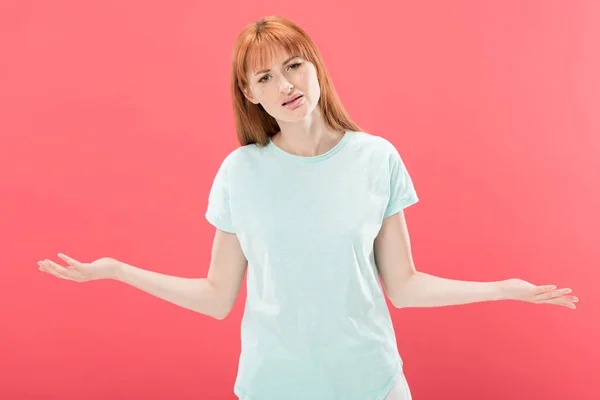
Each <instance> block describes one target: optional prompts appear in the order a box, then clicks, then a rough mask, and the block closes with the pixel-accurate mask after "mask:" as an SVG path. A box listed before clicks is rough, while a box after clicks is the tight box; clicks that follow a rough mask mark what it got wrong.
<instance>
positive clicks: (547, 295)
mask: <svg viewBox="0 0 600 400" xmlns="http://www.w3.org/2000/svg"><path fill="white" fill-rule="evenodd" d="M571 292H572V290H571V289H569V288H565V289H559V290H552V291H550V292H544V293H542V294H539V295H537V296H536V299H538V300H548V299H553V298H555V297H561V296H564V295H565V294H569V293H571Z"/></svg>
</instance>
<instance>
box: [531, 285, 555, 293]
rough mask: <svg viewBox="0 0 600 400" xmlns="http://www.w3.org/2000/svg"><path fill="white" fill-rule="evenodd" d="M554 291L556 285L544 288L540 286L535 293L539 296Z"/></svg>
mask: <svg viewBox="0 0 600 400" xmlns="http://www.w3.org/2000/svg"><path fill="white" fill-rule="evenodd" d="M554 289H556V285H544V286H538V287H537V288H536V289H535V293H536V294H539V293H545V292H547V291H549V290H554Z"/></svg>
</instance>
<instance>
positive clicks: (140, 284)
mask: <svg viewBox="0 0 600 400" xmlns="http://www.w3.org/2000/svg"><path fill="white" fill-rule="evenodd" d="M246 266H247V260H246V257H245V256H244V254H243V252H242V249H241V246H240V242H239V240H238V238H237V235H235V234H233V233H228V232H224V231H222V230H220V229H216V231H215V235H214V239H213V245H212V251H211V261H210V266H209V270H208V276H207V277H206V278H182V277H177V276H171V275H164V274H161V273H158V272H152V271H148V270H145V269H142V268H138V267H135V266H133V265H129V264H126V263H121V264H120V265H119V267H118V268H117V270H116V271H115V275H114V279H116V280H118V281H119V282H123V283H126V284H128V285H130V286H133V287H135V288H138V289H140V290H142V291H144V292H147V293H149V294H151V295H153V296H155V297H158V298H160V299H163V300H165V301H168V302H170V303H173V304H176V305H178V306H181V307H184V308H187V309H189V310H192V311H196V312H198V313H201V314H205V315H208V316H211V317H213V318H216V319H223V318H225V317H226V316H227V315H228V314H229V312H230V311H231V308H232V307H233V305H234V303H235V301H236V299H237V297H238V294H239V291H240V287H241V284H242V280H243V278H244V275H245V273H246Z"/></svg>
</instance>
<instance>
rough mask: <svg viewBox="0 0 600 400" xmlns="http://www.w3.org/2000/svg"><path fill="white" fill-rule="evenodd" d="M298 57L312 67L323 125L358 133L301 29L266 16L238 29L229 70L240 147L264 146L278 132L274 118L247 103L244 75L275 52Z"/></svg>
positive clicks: (314, 48)
mask: <svg viewBox="0 0 600 400" xmlns="http://www.w3.org/2000/svg"><path fill="white" fill-rule="evenodd" d="M279 49H284V50H286V51H287V52H288V53H289V54H291V55H294V56H296V57H302V58H304V59H305V60H308V61H310V62H311V63H313V64H314V66H315V69H316V72H317V77H318V81H319V86H320V88H321V96H320V98H319V103H318V107H320V109H321V112H322V114H323V117H324V119H325V123H326V124H327V125H328V126H329V127H330V128H331V129H334V130H338V131H344V132H345V131H346V130H351V131H360V128H359V127H358V126H357V125H356V124H355V123H354V122H353V121H352V120H351V119H350V117H349V116H348V113H347V112H346V110H345V109H344V107H343V105H342V102H341V101H340V99H339V97H338V95H337V93H336V91H335V88H334V86H333V83H332V81H331V78H330V77H329V74H328V72H327V69H326V68H325V64H324V63H323V60H322V58H321V55H320V54H319V51H318V49H317V47H316V46H315V44H314V43H313V41H312V40H311V39H310V37H309V36H308V35H307V34H306V32H305V31H304V30H302V28H300V27H299V26H297V25H296V24H294V23H293V22H291V21H289V20H287V19H285V18H283V17H280V16H267V17H263V18H261V19H260V20H258V21H256V22H253V23H250V24H248V25H247V26H245V27H244V29H242V31H241V32H240V34H239V35H238V38H237V40H236V42H235V45H234V48H233V55H232V60H231V61H232V68H231V94H232V96H231V97H232V101H233V114H234V118H235V127H236V131H237V136H238V140H239V142H240V144H241V145H242V146H244V145H247V144H252V143H256V144H257V145H260V146H265V145H267V143H268V140H269V137H270V136H273V135H274V134H276V133H277V132H278V131H279V125H278V124H277V121H276V120H275V118H273V117H272V116H270V115H269V114H268V113H267V112H266V111H265V110H264V108H263V107H262V106H261V105H260V104H253V103H252V102H250V101H248V99H246V97H245V96H244V93H243V92H242V88H246V87H248V80H247V77H246V73H247V72H248V70H249V68H252V69H251V70H256V69H259V68H260V69H262V68H263V66H265V65H270V64H271V63H272V61H273V60H274V59H275V56H276V53H277V50H279Z"/></svg>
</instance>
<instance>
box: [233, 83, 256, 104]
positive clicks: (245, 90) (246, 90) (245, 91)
mask: <svg viewBox="0 0 600 400" xmlns="http://www.w3.org/2000/svg"><path fill="white" fill-rule="evenodd" d="M238 86H239V88H240V90H241V91H242V93H243V94H244V96H245V97H246V98H247V99H248V101H249V102H251V103H252V104H258V101H256V99H255V98H254V96H252V92H251V91H250V89H249V88H248V87H243V86H242V84H241V83H240V84H238Z"/></svg>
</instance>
